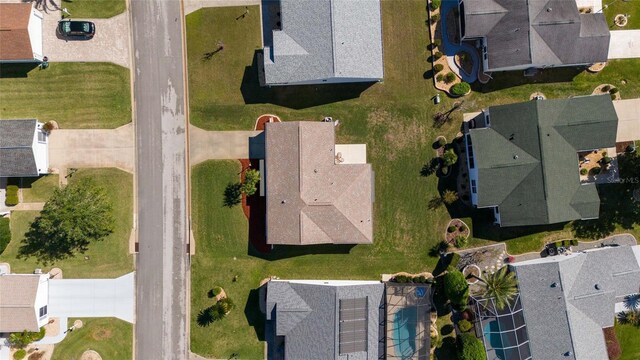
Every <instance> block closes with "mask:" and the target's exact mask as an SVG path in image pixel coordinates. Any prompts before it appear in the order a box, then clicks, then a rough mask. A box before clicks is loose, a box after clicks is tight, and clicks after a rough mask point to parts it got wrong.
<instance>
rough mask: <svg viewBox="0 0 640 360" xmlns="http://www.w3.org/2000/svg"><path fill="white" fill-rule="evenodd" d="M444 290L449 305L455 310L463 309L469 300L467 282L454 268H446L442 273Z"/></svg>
mask: <svg viewBox="0 0 640 360" xmlns="http://www.w3.org/2000/svg"><path fill="white" fill-rule="evenodd" d="M444 291H445V295H446V296H447V299H449V301H451V305H452V306H453V307H454V308H455V309H457V310H461V311H462V310H464V309H465V308H466V307H467V303H468V302H469V284H467V280H466V279H465V278H464V275H463V274H462V273H461V272H460V271H459V270H456V269H451V270H447V273H446V274H445V275H444Z"/></svg>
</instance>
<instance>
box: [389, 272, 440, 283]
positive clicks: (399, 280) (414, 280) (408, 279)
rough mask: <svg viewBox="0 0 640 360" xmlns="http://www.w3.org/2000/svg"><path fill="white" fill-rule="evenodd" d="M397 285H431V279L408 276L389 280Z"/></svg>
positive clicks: (397, 276) (420, 276)
mask: <svg viewBox="0 0 640 360" xmlns="http://www.w3.org/2000/svg"><path fill="white" fill-rule="evenodd" d="M391 281H392V282H395V283H398V284H433V278H427V277H426V276H423V275H418V276H408V275H402V274H400V275H396V276H394V277H393V279H392V280H391Z"/></svg>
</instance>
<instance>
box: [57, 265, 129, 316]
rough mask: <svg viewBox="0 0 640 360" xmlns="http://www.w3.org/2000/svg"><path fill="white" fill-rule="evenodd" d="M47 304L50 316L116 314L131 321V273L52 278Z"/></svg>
mask: <svg viewBox="0 0 640 360" xmlns="http://www.w3.org/2000/svg"><path fill="white" fill-rule="evenodd" d="M48 306H49V308H48V309H49V316H51V317H67V318H74V317H117V318H118V319H122V320H125V321H128V322H130V323H133V321H134V320H133V319H134V315H133V313H134V273H129V274H127V275H123V276H121V277H119V278H116V279H51V280H49V305H48Z"/></svg>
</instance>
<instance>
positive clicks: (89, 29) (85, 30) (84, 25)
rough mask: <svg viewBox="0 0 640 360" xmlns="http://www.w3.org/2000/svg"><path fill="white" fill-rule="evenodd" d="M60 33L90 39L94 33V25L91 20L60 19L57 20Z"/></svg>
mask: <svg viewBox="0 0 640 360" xmlns="http://www.w3.org/2000/svg"><path fill="white" fill-rule="evenodd" d="M58 32H59V33H60V35H62V36H64V37H68V38H75V39H86V40H88V39H91V38H92V37H93V35H95V33H96V25H95V24H94V23H92V22H91V21H76V20H62V21H60V22H58Z"/></svg>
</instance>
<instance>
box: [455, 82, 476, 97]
mask: <svg viewBox="0 0 640 360" xmlns="http://www.w3.org/2000/svg"><path fill="white" fill-rule="evenodd" d="M469 91H471V86H470V85H469V84H468V83H466V82H464V81H463V82H461V83H457V84H455V85H453V86H452V87H451V93H452V94H453V95H456V96H462V95H466V94H467V93H468V92H469Z"/></svg>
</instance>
